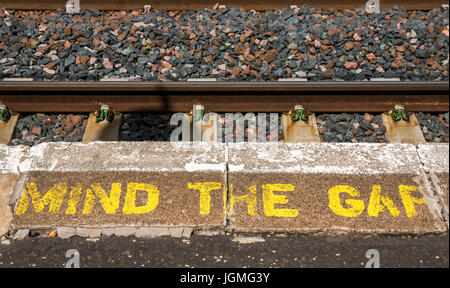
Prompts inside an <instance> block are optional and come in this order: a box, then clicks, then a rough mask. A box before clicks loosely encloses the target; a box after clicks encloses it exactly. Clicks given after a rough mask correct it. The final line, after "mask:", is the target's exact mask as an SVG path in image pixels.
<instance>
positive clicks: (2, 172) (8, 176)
mask: <svg viewBox="0 0 450 288" xmlns="http://www.w3.org/2000/svg"><path fill="white" fill-rule="evenodd" d="M27 153H28V149H27V148H26V147H22V146H21V147H8V146H6V145H2V144H0V236H2V235H4V234H5V233H7V232H8V230H9V227H10V223H11V220H12V218H13V214H12V209H11V206H10V202H11V198H12V197H13V194H14V187H15V185H16V182H17V180H18V178H19V170H18V168H19V165H20V161H22V160H23V158H24V157H25V155H26V154H27Z"/></svg>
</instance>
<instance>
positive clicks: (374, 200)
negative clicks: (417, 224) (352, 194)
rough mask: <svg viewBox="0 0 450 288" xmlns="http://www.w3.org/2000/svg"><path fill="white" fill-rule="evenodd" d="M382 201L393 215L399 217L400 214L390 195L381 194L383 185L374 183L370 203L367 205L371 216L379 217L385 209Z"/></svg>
mask: <svg viewBox="0 0 450 288" xmlns="http://www.w3.org/2000/svg"><path fill="white" fill-rule="evenodd" d="M380 201H381V202H383V204H384V206H386V207H387V208H388V210H389V212H390V213H391V215H392V216H394V217H397V216H398V215H399V214H400V211H398V209H397V207H395V205H394V202H392V200H391V199H389V197H387V196H382V195H381V186H379V185H373V186H372V194H371V195H370V201H369V205H368V206H367V213H368V214H369V216H372V217H378V214H379V213H380V212H383V211H384V206H383V205H381V204H380Z"/></svg>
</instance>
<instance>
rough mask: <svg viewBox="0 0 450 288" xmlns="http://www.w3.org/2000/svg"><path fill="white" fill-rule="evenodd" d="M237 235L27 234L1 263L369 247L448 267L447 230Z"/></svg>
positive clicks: (327, 254) (254, 262) (334, 261)
mask: <svg viewBox="0 0 450 288" xmlns="http://www.w3.org/2000/svg"><path fill="white" fill-rule="evenodd" d="M233 238H234V236H230V235H217V236H199V235H193V236H192V237H191V238H190V239H189V240H187V239H180V238H169V237H162V238H153V239H139V238H135V237H115V236H113V237H102V238H100V239H98V241H96V242H94V241H92V240H88V239H86V238H80V237H72V238H70V239H61V238H58V237H56V238H44V237H36V238H32V237H28V238H26V239H24V240H17V241H14V240H10V244H0V267H1V268H5V267H55V268H64V267H65V266H66V263H67V262H68V261H69V260H70V259H72V258H73V256H71V255H69V257H66V253H67V251H68V250H69V249H76V250H77V251H78V252H79V255H80V267H81V268H87V267H88V268H94V267H136V268H141V267H150V268H156V267H158V268H164V267H178V268H191V267H202V268H232V267H233V268H243V267H246V268H269V267H282V268H284V267H290V268H306V267H348V268H364V267H365V266H366V263H367V262H368V261H369V259H368V258H367V257H366V253H367V251H368V250H370V249H376V250H377V251H378V252H379V265H380V267H381V268H387V267H393V268H396V267H417V268H425V267H427V268H428V267H441V268H449V235H448V233H447V234H446V235H426V236H421V237H417V238H412V237H407V236H405V237H399V236H395V237H389V236H376V237H374V236H372V237H370V238H367V239H363V238H361V237H360V238H350V237H348V236H346V237H343V236H333V237H318V236H305V235H296V236H294V235H289V236H287V237H279V236H274V235H270V236H267V235H265V236H262V238H264V239H265V242H258V243H252V244H239V243H237V242H234V241H232V239H233ZM373 255H374V254H372V257H373ZM373 260H374V258H373V259H372V261H373Z"/></svg>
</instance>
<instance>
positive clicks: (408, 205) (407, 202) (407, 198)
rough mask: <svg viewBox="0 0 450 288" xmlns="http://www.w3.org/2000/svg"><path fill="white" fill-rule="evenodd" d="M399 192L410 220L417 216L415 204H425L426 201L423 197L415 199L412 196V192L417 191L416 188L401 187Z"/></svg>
mask: <svg viewBox="0 0 450 288" xmlns="http://www.w3.org/2000/svg"><path fill="white" fill-rule="evenodd" d="M398 190H399V192H400V196H401V197H402V201H403V206H405V211H406V215H407V216H408V217H410V218H411V217H414V216H416V215H417V211H416V208H415V207H414V203H416V204H424V203H425V199H423V197H422V198H415V197H413V196H412V195H411V192H412V191H416V186H406V185H399V186H398Z"/></svg>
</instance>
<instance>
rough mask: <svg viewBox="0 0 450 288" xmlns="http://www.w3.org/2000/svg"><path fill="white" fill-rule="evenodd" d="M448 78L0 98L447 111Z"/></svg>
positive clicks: (29, 106)
mask: <svg viewBox="0 0 450 288" xmlns="http://www.w3.org/2000/svg"><path fill="white" fill-rule="evenodd" d="M448 91H449V83H448V82H401V81H394V82H386V81H382V82H372V81H360V82H291V81H289V82H207V81H206V82H8V81H3V82H0V103H3V104H5V105H7V106H8V107H9V109H10V110H12V111H15V112H91V111H94V110H95V109H98V108H99V106H100V105H102V104H107V105H109V106H110V107H111V108H112V109H113V110H116V111H121V112H138V111H164V112H180V111H190V110H192V106H193V105H196V104H202V105H204V106H205V107H206V108H207V109H208V110H209V111H214V112H234V111H241V112H286V111H289V110H291V109H293V108H294V105H297V104H301V105H303V106H304V107H305V108H306V109H307V110H309V111H312V112H384V111H389V110H391V109H392V108H393V107H394V105H397V104H399V105H403V106H404V107H405V108H406V109H407V110H408V111H421V112H447V111H448V109H449V98H448Z"/></svg>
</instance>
